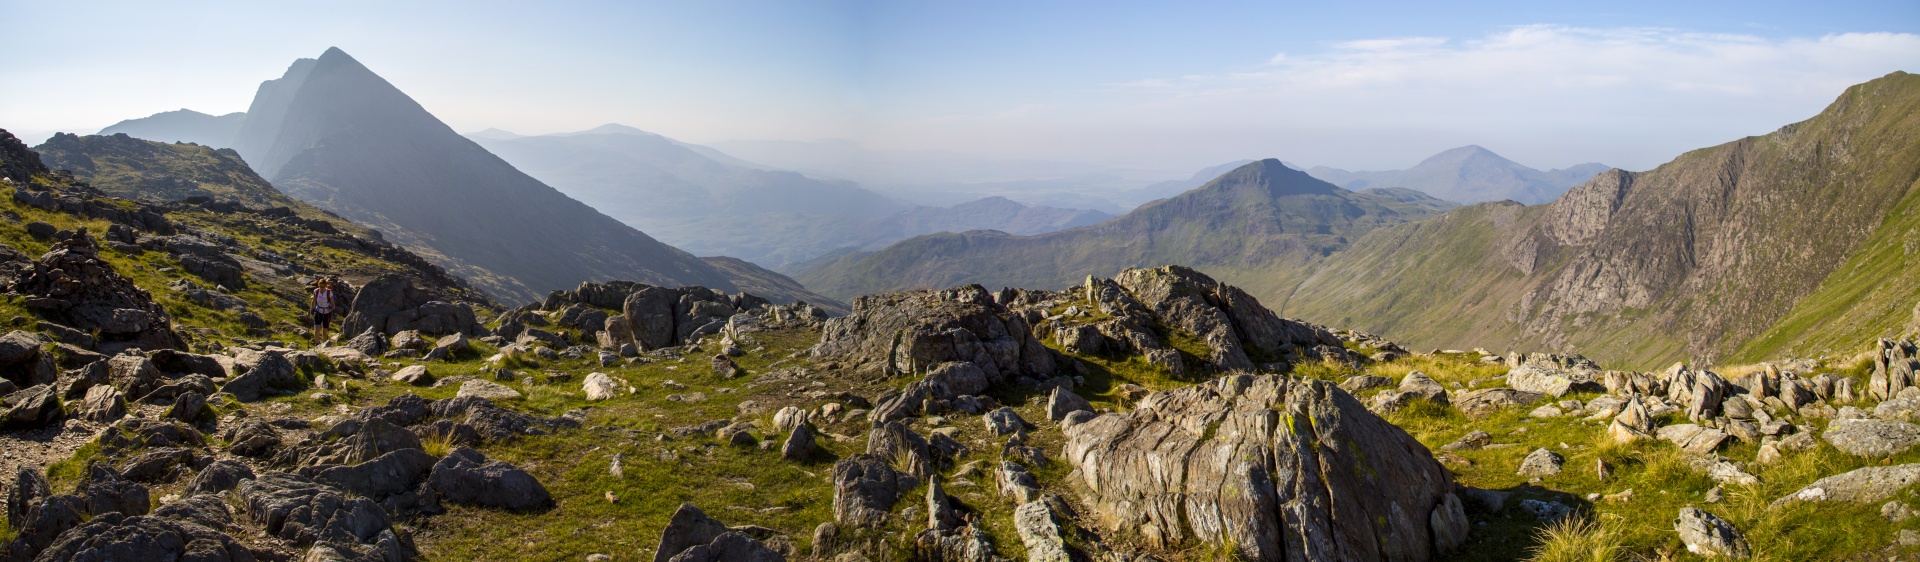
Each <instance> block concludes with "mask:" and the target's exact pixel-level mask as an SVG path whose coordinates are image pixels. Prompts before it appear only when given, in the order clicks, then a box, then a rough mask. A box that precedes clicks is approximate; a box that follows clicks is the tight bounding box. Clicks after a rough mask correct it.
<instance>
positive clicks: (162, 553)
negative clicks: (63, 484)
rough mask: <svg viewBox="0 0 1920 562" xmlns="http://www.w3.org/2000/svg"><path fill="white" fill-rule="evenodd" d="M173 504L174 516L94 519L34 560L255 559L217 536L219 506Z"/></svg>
mask: <svg viewBox="0 0 1920 562" xmlns="http://www.w3.org/2000/svg"><path fill="white" fill-rule="evenodd" d="M177 503H179V504H182V505H181V507H180V508H177V509H176V511H178V512H180V513H176V514H173V515H172V516H170V517H163V516H159V515H158V514H156V515H155V516H150V517H130V516H126V515H122V514H110V515H107V516H103V517H95V518H93V519H91V520H89V521H87V522H86V523H84V524H81V525H80V526H78V527H75V528H74V529H72V530H70V531H67V532H65V533H62V534H61V535H60V537H59V539H57V540H55V541H54V542H53V544H51V545H48V546H47V548H46V550H43V551H41V552H40V556H39V557H38V558H36V559H37V560H61V561H72V562H117V561H120V560H192V561H194V562H247V561H252V560H255V559H256V557H255V555H254V552H253V551H252V550H251V549H248V548H247V546H246V545H244V544H242V543H241V542H240V541H238V540H235V539H234V538H233V537H232V536H230V535H228V534H227V533H225V532H222V530H221V528H222V527H223V526H224V523H230V522H231V516H230V515H229V514H228V513H227V511H226V506H225V505H224V504H221V503H219V502H217V501H214V502H204V501H203V502H194V504H197V505H193V504H189V503H188V502H177ZM190 505H191V507H196V508H198V509H196V510H193V511H192V512H188V510H187V509H185V508H186V507H189V506H190ZM203 513H204V514H203ZM209 524H211V525H215V526H210V525H209Z"/></svg>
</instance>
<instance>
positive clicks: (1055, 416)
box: [1047, 386, 1093, 421]
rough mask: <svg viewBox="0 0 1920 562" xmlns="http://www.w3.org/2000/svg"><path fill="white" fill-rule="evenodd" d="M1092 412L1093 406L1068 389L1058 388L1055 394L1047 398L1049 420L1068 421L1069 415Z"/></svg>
mask: <svg viewBox="0 0 1920 562" xmlns="http://www.w3.org/2000/svg"><path fill="white" fill-rule="evenodd" d="M1091 411H1093V404H1090V403H1088V402H1087V399H1085V398H1081V397H1080V395H1078V394H1074V393H1073V391H1071V390H1067V389H1066V388H1063V387H1057V386H1056V387H1054V388H1053V393H1052V394H1051V395H1049V396H1047V419H1050V420H1053V421H1060V420H1063V419H1066V417H1067V414H1071V413H1074V412H1091Z"/></svg>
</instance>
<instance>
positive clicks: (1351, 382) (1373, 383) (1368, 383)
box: [1340, 375, 1393, 395]
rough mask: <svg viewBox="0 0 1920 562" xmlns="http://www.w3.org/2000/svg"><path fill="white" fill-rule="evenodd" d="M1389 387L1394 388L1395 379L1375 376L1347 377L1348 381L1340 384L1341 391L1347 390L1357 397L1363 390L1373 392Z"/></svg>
mask: <svg viewBox="0 0 1920 562" xmlns="http://www.w3.org/2000/svg"><path fill="white" fill-rule="evenodd" d="M1389 386H1393V379H1390V378H1387V377H1381V376H1374V375H1358V376H1352V377H1347V380H1344V381H1341V382H1340V390H1345V391H1347V392H1348V393H1350V394H1355V395H1358V394H1360V391H1363V390H1371V389H1375V388H1386V387H1389Z"/></svg>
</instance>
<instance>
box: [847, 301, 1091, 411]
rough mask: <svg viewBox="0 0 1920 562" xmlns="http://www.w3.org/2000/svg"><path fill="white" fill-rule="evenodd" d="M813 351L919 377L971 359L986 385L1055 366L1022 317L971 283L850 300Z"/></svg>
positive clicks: (1040, 374)
mask: <svg viewBox="0 0 1920 562" xmlns="http://www.w3.org/2000/svg"><path fill="white" fill-rule="evenodd" d="M812 353H813V356H814V359H816V360H818V361H822V362H826V361H834V362H839V363H842V364H843V365H846V366H847V367H849V368H851V369H852V370H854V371H856V372H861V373H866V374H874V375H883V376H897V375H901V374H924V373H928V372H930V371H931V370H932V369H933V368H934V367H936V366H939V365H941V364H944V363H950V362H967V363H973V364H974V365H975V366H977V367H978V368H979V369H980V370H981V371H982V373H983V374H984V378H985V380H986V381H987V382H989V383H999V382H1002V381H1007V380H1010V379H1012V378H1013V377H1016V376H1022V375H1027V376H1032V377H1034V378H1039V379H1046V378H1049V377H1051V376H1053V375H1054V374H1055V370H1056V367H1055V363H1054V352H1053V351H1052V350H1050V349H1048V348H1047V347H1046V346H1044V345H1041V343H1040V340H1039V339H1038V338H1036V337H1034V335H1033V333H1032V331H1031V329H1030V328H1029V326H1028V325H1027V321H1026V319H1025V318H1023V317H1022V316H1021V315H1018V314H1014V313H1013V312H1012V311H1009V310H1007V308H1006V307H1005V306H1004V305H1002V304H1000V303H997V302H996V301H994V298H993V295H991V294H989V293H988V292H987V290H986V289H984V288H982V287H980V286H978V285H969V286H963V287H955V288H952V289H946V290H941V291H908V292H899V293H887V294H879V295H868V296H866V297H863V298H860V299H856V300H855V301H854V303H853V311H852V312H851V313H850V314H848V315H847V316H844V317H840V318H835V319H832V320H828V321H827V325H826V327H825V328H824V330H823V333H822V334H821V339H820V344H819V345H818V346H815V347H814V348H813V351H812ZM962 394H971V393H962Z"/></svg>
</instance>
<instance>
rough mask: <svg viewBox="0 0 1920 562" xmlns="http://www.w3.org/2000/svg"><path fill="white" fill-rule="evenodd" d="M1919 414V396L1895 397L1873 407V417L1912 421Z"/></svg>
mask: <svg viewBox="0 0 1920 562" xmlns="http://www.w3.org/2000/svg"><path fill="white" fill-rule="evenodd" d="M1916 416H1920V397H1911V396H1910V397H1906V398H1895V399H1892V400H1888V401H1885V402H1881V403H1880V405H1878V406H1874V407H1873V417H1876V418H1880V419H1883V420H1890V421H1904V422H1911V421H1914V418H1915V417H1916Z"/></svg>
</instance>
